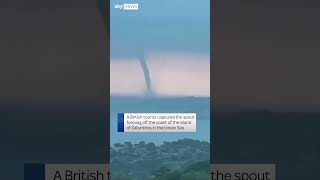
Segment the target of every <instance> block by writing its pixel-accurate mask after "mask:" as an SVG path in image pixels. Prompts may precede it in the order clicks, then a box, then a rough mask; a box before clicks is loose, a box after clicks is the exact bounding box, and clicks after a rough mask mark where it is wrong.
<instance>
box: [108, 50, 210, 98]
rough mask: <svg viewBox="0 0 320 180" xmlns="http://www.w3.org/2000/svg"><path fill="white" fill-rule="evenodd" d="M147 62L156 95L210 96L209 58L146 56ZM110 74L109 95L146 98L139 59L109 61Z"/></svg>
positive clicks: (188, 55) (159, 54) (200, 55)
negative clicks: (144, 96)
mask: <svg viewBox="0 0 320 180" xmlns="http://www.w3.org/2000/svg"><path fill="white" fill-rule="evenodd" d="M146 62H147V65H148V68H149V71H150V78H151V86H152V90H153V91H154V92H155V95H159V96H210V57H209V55H206V54H188V53H183V54H182V53H181V54H178V53H149V54H147V55H146ZM110 73H111V74H110V83H111V84H110V85H111V87H110V91H111V95H137V96H143V95H145V92H146V85H145V79H144V74H143V70H142V68H141V66H140V62H139V60H138V59H122V60H121V61H118V59H117V60H115V59H111V66H110Z"/></svg>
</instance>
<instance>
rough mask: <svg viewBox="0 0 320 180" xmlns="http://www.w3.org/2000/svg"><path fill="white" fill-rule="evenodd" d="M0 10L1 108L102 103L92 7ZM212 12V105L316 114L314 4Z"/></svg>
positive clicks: (230, 5) (249, 0) (319, 96)
mask: <svg viewBox="0 0 320 180" xmlns="http://www.w3.org/2000/svg"><path fill="white" fill-rule="evenodd" d="M75 2H79V3H75ZM0 5H1V6H0V7H1V11H0V15H1V16H0V22H1V29H0V31H1V33H0V39H1V41H0V47H1V48H2V49H5V51H2V52H1V53H0V59H1V61H0V82H1V88H0V101H1V103H2V104H8V103H18V102H24V103H30V102H39V103H40V102H43V103H47V104H50V103H55V102H57V103H65V102H71V103H77V104H79V103H84V104H87V103H89V101H92V103H95V102H98V101H99V100H100V99H101V97H103V93H104V88H105V85H104V80H103V79H104V78H105V76H104V72H103V70H102V69H101V68H102V67H103V65H102V64H100V61H99V60H96V59H95V57H96V56H97V49H98V45H97V44H99V43H100V41H98V38H97V35H98V33H97V31H100V30H99V29H98V30H97V28H96V27H97V26H96V25H97V23H96V22H97V17H98V16H99V13H98V12H97V9H96V5H95V3H93V1H92V2H91V1H73V2H71V1H70V2H69V1H68V2H67V1H62V0H56V1H50V3H47V2H44V1H40V0H30V1H28V3H26V2H25V1H22V0H16V1H13V0H11V1H1V2H0ZM40 7H41V8H40ZM217 8H218V9H217V10H216V12H215V13H216V14H218V17H216V23H215V26H216V27H215V28H216V32H217V34H216V35H215V36H216V37H217V38H216V42H215V46H214V49H215V54H216V55H215V56H216V59H215V60H214V62H213V63H214V69H212V70H211V71H214V77H213V78H214V84H213V88H214V93H215V96H216V97H217V103H218V105H219V106H226V107H235V108H246V107H248V108H255V107H258V108H268V109H271V110H297V111H312V110H315V111H319V110H320V93H319V92H320V85H319V83H318V79H319V78H318V77H320V71H319V70H318V69H319V68H318V67H320V62H319V58H320V55H319V47H320V43H319V41H320V38H319V37H320V36H319V35H318V34H319V31H320V25H319V23H318V19H319V18H320V12H319V10H318V9H319V8H320V4H319V2H318V1H314V0H309V1H298V0H291V1H289V0H282V1H278V0H269V1H254V0H243V1H241V2H240V1H220V3H219V4H218V5H217ZM100 21H102V20H101V19H100ZM98 22H99V21H98ZM98 24H99V23H98ZM100 25H102V23H101V24H100ZM100 33H101V35H102V34H103V32H100ZM165 53H169V52H165ZM170 53H172V52H170ZM177 54H178V53H177ZM180 55H181V54H180ZM194 55H195V56H198V55H201V56H202V55H204V54H202V53H201V51H199V53H195V54H194ZM99 56H100V55H99ZM116 58H122V57H116ZM92 59H94V60H92ZM124 59H125V58H124ZM138 73H139V72H138Z"/></svg>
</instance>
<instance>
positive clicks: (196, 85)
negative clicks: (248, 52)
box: [110, 0, 210, 96]
mask: <svg viewBox="0 0 320 180" xmlns="http://www.w3.org/2000/svg"><path fill="white" fill-rule="evenodd" d="M209 2H210V1H209V0H201V1H194V0H192V1H188V2H185V1H182V0H175V1H171V0H162V1H155V0H150V1H132V0H131V1H116V0H113V1H111V19H110V20H111V24H110V26H111V34H110V38H111V41H110V43H111V44H110V45H111V49H110V50H111V69H110V70H111V74H110V79H111V84H110V88H111V94H112V95H144V93H145V91H146V87H145V86H146V85H144V74H143V71H142V68H141V67H140V65H139V57H140V56H141V54H142V55H144V56H145V57H146V63H147V67H148V69H149V74H150V79H151V84H152V90H153V91H154V92H155V95H161V96H210V68H209V67H210V56H209V54H210V8H209V5H210V4H209ZM122 3H139V10H138V11H123V10H119V9H115V8H114V5H116V4H122Z"/></svg>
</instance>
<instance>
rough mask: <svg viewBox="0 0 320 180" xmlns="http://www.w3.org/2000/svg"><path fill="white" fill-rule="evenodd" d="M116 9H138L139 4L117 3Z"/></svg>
mask: <svg viewBox="0 0 320 180" xmlns="http://www.w3.org/2000/svg"><path fill="white" fill-rule="evenodd" d="M114 8H115V9H120V10H126V11H137V10H139V4H138V3H135V4H116V5H114Z"/></svg>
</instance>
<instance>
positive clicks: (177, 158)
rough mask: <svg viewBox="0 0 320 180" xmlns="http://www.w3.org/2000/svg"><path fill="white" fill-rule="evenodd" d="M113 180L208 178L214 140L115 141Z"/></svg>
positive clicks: (113, 147) (112, 154) (111, 149)
mask: <svg viewBox="0 0 320 180" xmlns="http://www.w3.org/2000/svg"><path fill="white" fill-rule="evenodd" d="M110 155H111V156H110V157H111V160H110V162H111V177H112V179H113V180H138V179H145V180H171V179H172V180H173V179H174V180H179V179H187V180H188V179H190V180H191V179H195V178H197V179H199V180H202V179H208V178H209V177H210V176H209V174H208V172H209V165H210V163H209V161H210V143H209V142H206V141H200V140H193V139H186V138H185V139H179V140H177V141H172V142H166V141H165V142H163V144H160V145H156V144H155V143H152V142H149V143H146V142H144V141H141V142H139V143H137V144H133V143H131V142H125V143H115V144H114V145H113V146H112V147H111V148H110Z"/></svg>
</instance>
